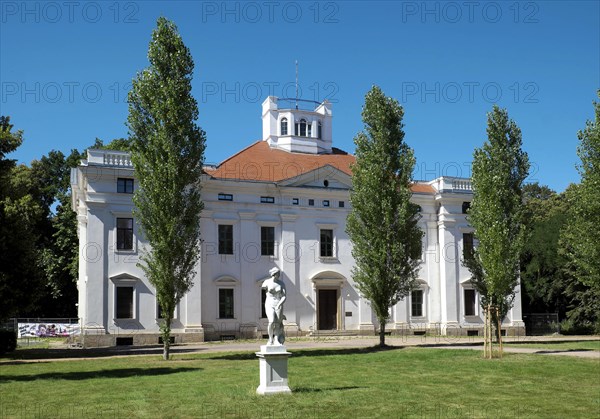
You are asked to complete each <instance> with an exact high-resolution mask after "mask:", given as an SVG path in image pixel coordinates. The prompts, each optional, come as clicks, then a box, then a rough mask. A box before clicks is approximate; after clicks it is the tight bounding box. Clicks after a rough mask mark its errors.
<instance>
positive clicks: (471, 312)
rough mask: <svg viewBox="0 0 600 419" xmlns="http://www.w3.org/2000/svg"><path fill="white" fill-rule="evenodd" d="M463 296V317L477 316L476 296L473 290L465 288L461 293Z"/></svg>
mask: <svg viewBox="0 0 600 419" xmlns="http://www.w3.org/2000/svg"><path fill="white" fill-rule="evenodd" d="M463 294H464V305H465V306H464V310H465V316H476V315H477V295H476V293H475V290H474V289H471V288H467V289H465V290H464V291H463Z"/></svg>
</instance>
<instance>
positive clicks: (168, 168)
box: [128, 17, 205, 359]
mask: <svg viewBox="0 0 600 419" xmlns="http://www.w3.org/2000/svg"><path fill="white" fill-rule="evenodd" d="M148 58H149V61H150V66H149V67H148V68H146V69H145V70H144V71H143V72H141V73H139V74H138V75H137V77H136V79H135V80H134V81H133V87H132V90H131V92H130V93H129V117H128V126H129V131H130V138H131V141H132V156H131V157H132V162H133V165H134V170H135V174H136V178H137V180H138V181H139V185H140V187H139V188H138V189H137V191H136V192H135V194H134V198H133V200H134V204H135V206H136V209H135V210H134V211H135V212H134V216H135V217H136V218H137V220H138V222H139V223H140V226H141V228H142V231H143V233H144V234H145V236H146V238H147V240H148V243H149V244H150V247H151V249H146V251H145V252H144V253H143V254H142V256H141V261H142V262H141V263H140V266H141V267H142V269H143V270H144V272H145V274H146V276H147V277H148V279H149V281H150V282H151V283H152V285H154V287H155V289H156V296H157V299H158V302H159V304H160V306H161V309H162V313H163V317H164V322H163V323H162V324H161V332H162V336H163V342H164V351H163V357H164V359H169V348H170V341H169V340H170V333H171V320H172V316H173V312H174V310H175V306H176V305H177V303H178V302H179V301H180V300H181V298H182V297H183V296H184V295H185V294H186V293H187V292H188V291H189V290H190V288H191V286H192V284H193V278H194V276H195V267H196V263H197V262H198V259H199V244H200V212H201V211H202V208H203V204H202V201H201V199H200V178H201V174H202V163H203V160H204V147H205V133H204V131H202V130H201V129H200V127H198V125H197V124H196V123H195V121H196V119H197V118H198V106H197V103H196V100H195V99H194V98H193V97H192V95H191V80H192V72H193V68H194V63H193V61H192V57H191V54H190V52H189V50H188V48H187V47H186V46H185V45H184V43H183V41H182V39H181V36H180V35H179V33H178V32H177V27H176V26H175V24H174V23H172V22H170V21H168V20H167V19H165V18H163V17H161V18H159V19H158V22H157V27H156V29H155V30H154V32H153V33H152V41H151V42H150V47H149V50H148Z"/></svg>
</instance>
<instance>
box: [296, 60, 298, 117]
mask: <svg viewBox="0 0 600 419" xmlns="http://www.w3.org/2000/svg"><path fill="white" fill-rule="evenodd" d="M296 110H298V60H296Z"/></svg>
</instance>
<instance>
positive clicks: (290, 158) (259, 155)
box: [205, 141, 435, 193]
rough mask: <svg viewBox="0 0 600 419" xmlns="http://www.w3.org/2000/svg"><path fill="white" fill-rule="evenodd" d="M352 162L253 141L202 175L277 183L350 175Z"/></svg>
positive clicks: (337, 153) (339, 155)
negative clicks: (323, 174) (327, 171)
mask: <svg viewBox="0 0 600 419" xmlns="http://www.w3.org/2000/svg"><path fill="white" fill-rule="evenodd" d="M354 161H355V158H354V156H353V155H352V154H349V153H347V152H345V151H343V150H340V149H337V148H335V147H334V148H333V149H332V153H331V154H305V153H290V152H288V151H284V150H280V149H275V148H271V147H269V144H268V143H267V142H266V141H257V142H255V143H254V144H251V145H250V146H248V147H246V148H244V149H243V150H241V151H239V152H238V153H236V154H234V155H233V156H231V157H229V158H228V159H226V160H224V161H223V162H221V164H219V165H218V166H217V167H216V168H205V172H206V173H207V174H208V175H210V176H211V177H213V178H217V179H236V180H245V181H259V182H279V181H281V180H285V179H290V178H294V177H296V176H299V175H302V174H304V173H308V172H311V171H313V170H315V169H318V168H320V167H324V166H328V165H329V166H332V167H335V168H336V169H338V170H340V171H341V172H343V173H346V174H347V175H349V176H351V175H352V170H351V169H350V166H351V164H352V163H354ZM412 191H413V192H417V193H435V190H434V189H433V188H432V187H431V186H429V185H425V184H414V185H413V186H412Z"/></svg>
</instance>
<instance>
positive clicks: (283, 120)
mask: <svg viewBox="0 0 600 419" xmlns="http://www.w3.org/2000/svg"><path fill="white" fill-rule="evenodd" d="M287 128H288V121H287V118H281V135H288V130H287Z"/></svg>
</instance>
